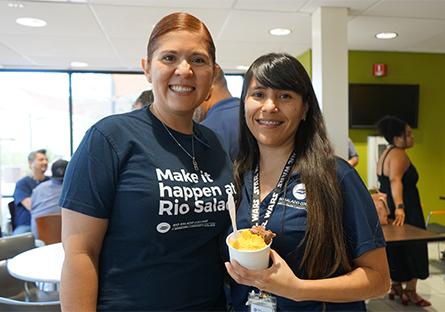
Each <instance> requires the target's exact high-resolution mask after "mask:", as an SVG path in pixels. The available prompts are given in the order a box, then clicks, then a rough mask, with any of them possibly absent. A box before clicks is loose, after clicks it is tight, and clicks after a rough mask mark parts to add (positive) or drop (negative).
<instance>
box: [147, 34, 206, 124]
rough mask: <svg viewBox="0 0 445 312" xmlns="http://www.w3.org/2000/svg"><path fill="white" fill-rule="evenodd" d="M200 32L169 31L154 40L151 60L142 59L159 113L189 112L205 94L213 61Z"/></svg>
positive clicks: (154, 104) (189, 113) (179, 113)
mask: <svg viewBox="0 0 445 312" xmlns="http://www.w3.org/2000/svg"><path fill="white" fill-rule="evenodd" d="M203 36H204V35H203V34H202V33H198V32H189V31H183V30H181V31H172V32H169V33H167V34H164V35H162V37H160V38H159V39H158V42H157V48H156V49H155V50H154V52H153V54H152V56H151V59H150V60H148V61H145V60H143V64H142V65H143V68H144V71H145V74H146V76H147V79H148V81H149V82H151V83H152V85H153V94H154V99H155V100H154V103H153V106H154V107H156V110H158V111H160V112H162V113H163V115H164V116H165V115H168V114H176V115H190V116H191V115H192V114H193V111H194V109H195V108H196V107H197V106H199V105H200V104H201V103H202V102H203V101H204V99H205V98H206V97H207V96H208V93H209V89H210V86H211V84H212V80H213V74H214V63H213V61H212V59H211V56H210V55H209V52H208V47H207V44H206V43H205V41H204V40H203Z"/></svg>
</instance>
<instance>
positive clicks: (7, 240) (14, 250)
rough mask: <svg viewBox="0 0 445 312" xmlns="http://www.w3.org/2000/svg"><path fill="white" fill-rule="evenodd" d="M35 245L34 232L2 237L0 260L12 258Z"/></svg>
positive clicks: (0, 241)
mask: <svg viewBox="0 0 445 312" xmlns="http://www.w3.org/2000/svg"><path fill="white" fill-rule="evenodd" d="M34 247H35V243H34V236H33V235H32V233H24V234H20V235H14V236H5V237H1V238H0V260H4V259H8V258H12V257H14V256H16V255H18V254H19V253H22V252H24V251H26V250H29V249H32V248H34Z"/></svg>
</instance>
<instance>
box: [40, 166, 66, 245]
mask: <svg viewBox="0 0 445 312" xmlns="http://www.w3.org/2000/svg"><path fill="white" fill-rule="evenodd" d="M67 165H68V162H67V161H66V160H63V159H59V160H57V161H55V162H54V163H53V165H52V166H51V172H52V177H51V180H49V181H46V182H43V183H40V184H39V185H38V186H37V187H36V188H35V189H34V191H33V192H32V209H31V230H32V233H33V234H34V237H35V238H39V233H38V231H37V225H36V218H38V217H42V216H49V215H59V214H61V208H60V206H59V204H58V202H59V197H60V193H61V192H62V182H63V177H64V176H65V170H66V166H67Z"/></svg>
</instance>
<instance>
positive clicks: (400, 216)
mask: <svg viewBox="0 0 445 312" xmlns="http://www.w3.org/2000/svg"><path fill="white" fill-rule="evenodd" d="M394 216H395V219H394V222H393V223H392V224H393V225H396V226H402V225H403V224H404V223H405V210H403V209H402V208H396V210H395V212H394Z"/></svg>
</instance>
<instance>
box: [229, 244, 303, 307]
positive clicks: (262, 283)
mask: <svg viewBox="0 0 445 312" xmlns="http://www.w3.org/2000/svg"><path fill="white" fill-rule="evenodd" d="M270 258H271V259H272V266H271V267H269V268H268V269H265V270H248V269H246V268H244V267H243V266H241V265H240V264H239V263H238V262H237V261H235V260H231V261H230V262H226V263H225V265H226V268H227V272H229V274H230V276H231V277H232V278H233V279H234V280H235V281H236V282H237V283H238V284H243V285H247V286H253V287H256V288H258V289H260V290H262V291H266V292H269V293H272V294H274V295H277V296H281V297H286V298H289V299H292V300H298V298H295V295H296V294H298V291H296V289H298V288H300V287H301V283H302V280H300V279H299V278H298V277H296V276H295V274H294V273H293V272H292V270H291V269H290V268H289V266H288V265H287V263H286V262H285V261H284V260H283V258H281V257H280V256H279V255H278V253H277V252H276V251H275V250H271V251H270Z"/></svg>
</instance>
